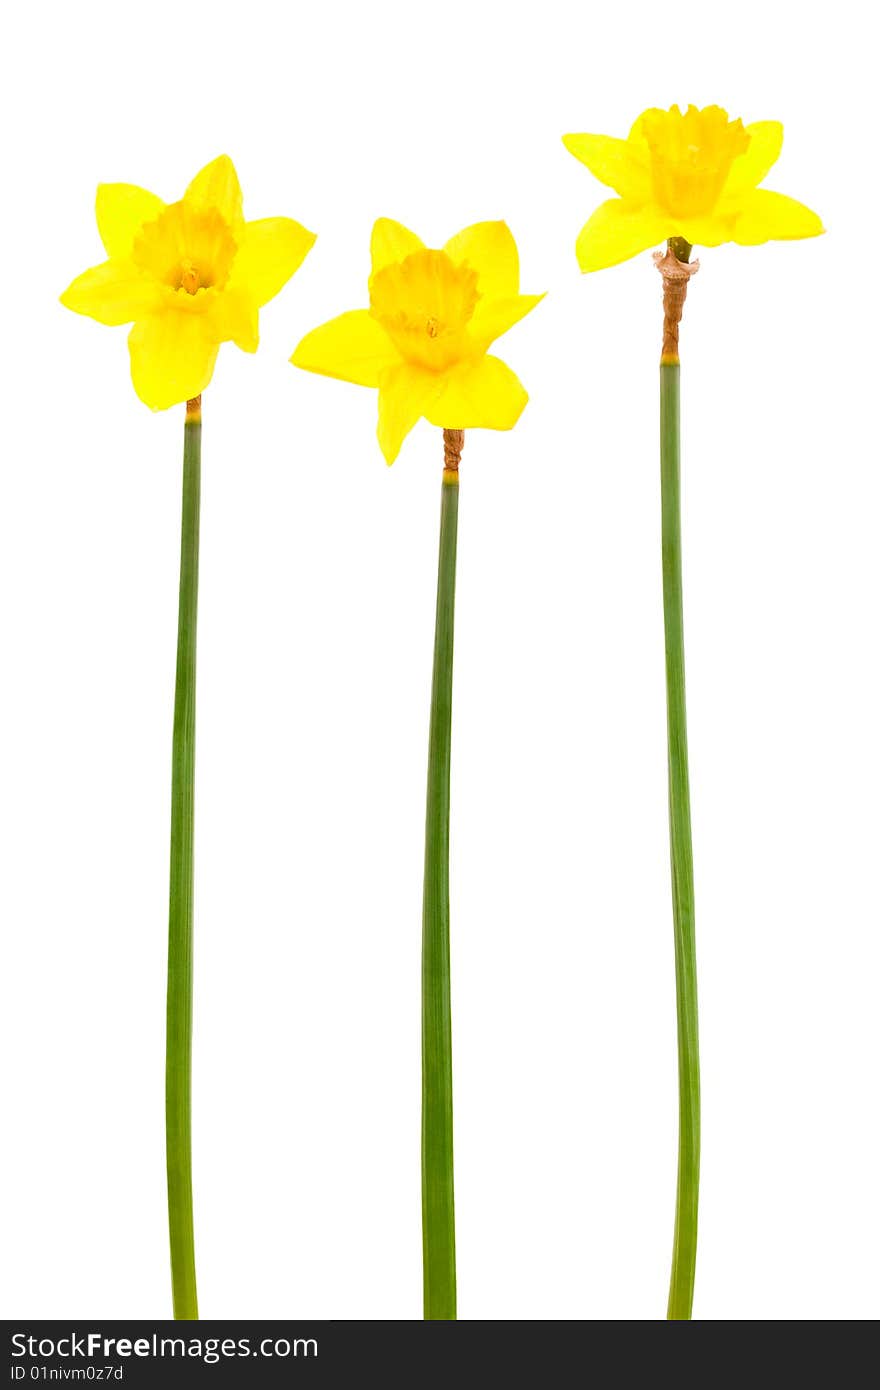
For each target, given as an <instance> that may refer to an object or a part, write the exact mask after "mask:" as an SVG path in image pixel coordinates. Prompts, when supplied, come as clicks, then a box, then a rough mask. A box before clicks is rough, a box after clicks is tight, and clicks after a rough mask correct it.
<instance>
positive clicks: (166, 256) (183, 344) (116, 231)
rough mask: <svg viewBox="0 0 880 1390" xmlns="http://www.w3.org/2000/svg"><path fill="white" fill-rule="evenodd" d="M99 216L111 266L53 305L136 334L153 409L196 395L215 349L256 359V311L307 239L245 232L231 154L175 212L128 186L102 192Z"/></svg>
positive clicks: (263, 227) (294, 228) (297, 261)
mask: <svg viewBox="0 0 880 1390" xmlns="http://www.w3.org/2000/svg"><path fill="white" fill-rule="evenodd" d="M95 215H96V217H97V222H98V231H99V232H100V235H101V240H102V241H103V243H104V247H105V250H106V251H107V255H108V257H109V259H108V260H106V261H104V262H102V264H101V265H97V266H94V267H93V268H92V269H91V270H87V271H85V272H84V274H82V275H80V276H78V277H77V279H76V280H74V281H73V283H72V284H71V285H69V286H68V288H67V289H66V290H65V292H64V294H63V295H62V296H61V302H62V304H65V305H66V306H67V308H68V309H73V310H74V311H75V312H76V313H78V314H87V315H88V316H89V317H90V318H93V319H97V320H98V322H99V323H105V324H109V325H111V326H117V325H120V324H126V323H132V324H134V327H133V328H132V330H131V332H130V334H129V338H128V346H129V351H130V354H131V376H132V381H133V382H134V388H135V390H136V391H137V393H138V395H139V396H140V398H141V400H142V401H144V402H145V403H146V404H147V405H149V406H151V407H152V408H153V409H154V410H165V409H167V408H168V407H169V406H172V405H179V404H180V403H181V402H183V401H187V400H191V399H193V398H194V397H196V396H198V395H199V394H200V393H201V392H202V391H204V389H205V387H206V386H207V385H208V383H209V382H210V380H211V377H212V375H213V372H214V364H215V362H216V360H217V353H218V351H219V349H220V345H221V343H225V342H234V343H235V344H236V345H237V346H238V347H240V348H241V349H242V350H243V351H244V352H256V349H257V344H258V342H259V324H258V319H259V310H260V308H261V306H262V305H264V304H266V303H267V302H268V301H269V300H270V299H272V298H273V297H274V296H275V295H276V294H277V293H278V291H279V290H280V289H282V288H283V286H284V285H285V284H286V283H287V281H288V280H289V279H290V277H291V275H293V273H294V271H295V270H297V269H298V267H299V266H300V265H301V264H302V261H303V260H304V258H305V256H306V254H307V253H308V251H309V249H310V247H311V246H312V244H313V242H314V240H315V238H314V235H313V234H312V233H311V232H307V231H306V229H305V228H304V227H301V226H300V224H299V223H298V222H294V221H293V220H292V219H291V218H289V217H268V218H264V219H262V220H260V221H257V222H246V221H245V220H244V213H243V210H242V195H241V187H240V185H239V182H238V176H237V174H236V172H235V166H234V165H233V163H232V160H231V159H230V158H229V157H228V156H227V155H220V157H219V158H218V159H215V160H213V161H212V163H210V164H208V165H207V166H206V167H205V168H204V169H202V171H201V173H199V174H197V175H196V177H195V178H194V179H193V181H192V183H191V184H190V185H189V187H188V188H187V190H186V192H185V194H184V195H183V198H182V199H181V200H180V201H179V202H177V203H170V204H166V203H163V202H162V200H161V199H160V198H157V197H156V195H155V194H154V193H148V192H147V191H146V189H143V188H137V187H135V186H134V185H133V184H128V183H104V184H101V185H100V187H99V188H98V194H97V199H96V205H95Z"/></svg>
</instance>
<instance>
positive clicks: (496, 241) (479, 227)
mask: <svg viewBox="0 0 880 1390" xmlns="http://www.w3.org/2000/svg"><path fill="white" fill-rule="evenodd" d="M443 250H444V251H445V252H446V254H447V256H448V257H449V258H450V260H451V261H452V262H453V263H454V264H455V265H467V266H469V267H470V269H471V270H475V271H476V272H477V275H478V276H479V281H478V284H477V288H478V290H479V292H480V294H481V296H482V297H483V298H484V299H499V298H501V297H505V298H506V297H509V296H510V295H514V294H516V293H517V292H518V290H519V253H518V251H517V249H516V242H515V241H514V239H513V234H512V232H511V230H510V228H509V227H508V225H507V223H506V222H476V223H474V225H473V226H472V227H465V229H464V231H462V232H459V233H458V235H457V236H454V237H451V238H450V240H449V241H447V243H446V245H445V246H444V247H443Z"/></svg>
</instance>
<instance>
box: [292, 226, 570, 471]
mask: <svg viewBox="0 0 880 1390" xmlns="http://www.w3.org/2000/svg"><path fill="white" fill-rule="evenodd" d="M371 253H372V273H371V275H370V281H369V295H370V307H369V309H354V310H352V311H350V312H349V313H346V314H340V315H339V317H338V318H335V319H331V320H330V322H329V323H325V324H323V325H322V326H321V327H320V328H316V329H314V330H313V331H312V332H311V333H309V334H307V335H306V337H305V338H303V340H302V342H301V343H300V344H299V346H298V347H297V349H296V351H295V352H294V354H293V356H292V358H291V359H290V360H291V361H292V362H293V364H294V365H295V366H297V367H303V368H305V370H306V371H310V372H319V373H321V374H322V375H324V376H332V377H337V378H339V379H340V380H342V381H352V382H355V383H356V384H357V385H359V386H374V387H378V390H379V431H378V434H379V444H380V446H381V449H382V452H383V454H384V455H385V458H386V459H387V461H388V463H393V462H394V460H395V459H396V458H397V455H398V453H399V452H400V446H401V444H402V443H403V441H404V439H405V438H406V436H407V434H408V433H409V431H410V430H411V429H412V427H413V425H414V424H415V423H416V421H417V420H418V419H420V418H421V417H424V418H425V419H426V420H429V421H430V422H431V424H433V425H439V426H441V427H442V428H446V429H469V428H471V427H482V428H485V429H494V430H509V429H511V428H512V427H513V425H515V424H516V422H517V420H518V419H519V417H520V415H521V414H522V411H523V407H524V406H525V404H526V401H527V400H528V396H527V395H526V392H525V390H524V388H523V386H522V384H521V382H520V381H519V380H518V378H517V377H516V376H515V375H514V373H513V372H512V371H511V370H510V368H509V367H508V366H506V365H505V363H504V362H502V361H501V360H500V359H499V358H497V357H493V356H492V355H490V354H489V352H488V349H489V347H490V346H491V344H492V343H493V342H494V341H495V339H496V338H499V337H500V336H501V334H502V333H506V332H507V330H508V329H509V328H512V327H513V325H514V324H515V323H518V322H519V320H520V319H521V318H523V317H524V315H525V314H527V313H528V312H529V311H530V310H531V309H533V308H534V307H535V305H536V304H537V303H538V302H539V301H540V300H541V298H542V297H543V296H541V295H535V294H531V295H529V294H520V292H519V257H518V254H517V249H516V242H515V241H514V239H513V237H512V236H511V234H510V231H509V229H508V228H507V226H506V225H505V224H504V223H503V222H479V223H477V224H476V225H475V226H472V227H467V228H465V230H464V231H463V232H459V233H458V235H457V236H454V237H452V239H451V240H450V241H447V243H446V245H445V246H444V247H443V248H442V250H439V251H435V250H430V249H429V248H428V247H426V246H425V245H424V243H423V242H422V241H420V239H419V238H418V237H417V236H416V235H415V233H414V232H411V231H409V230H408V229H407V228H406V227H404V226H401V224H400V223H399V222H394V221H392V220H391V219H390V218H386V217H383V218H380V219H379V221H378V222H377V223H376V224H375V226H374V228H373V235H372V239H371Z"/></svg>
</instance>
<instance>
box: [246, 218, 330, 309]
mask: <svg viewBox="0 0 880 1390" xmlns="http://www.w3.org/2000/svg"><path fill="white" fill-rule="evenodd" d="M314 244H315V234H314V232H307V231H306V229H305V227H301V226H300V224H299V223H298V222H294V221H293V219H292V218H290V217H264V218H262V219H261V220H260V221H258V222H246V223H245V225H244V239H243V241H242V243H241V245H240V247H239V249H238V252H237V254H236V257H235V261H234V263H233V267H232V283H233V284H235V285H240V286H241V287H242V288H244V289H246V290H247V292H248V294H249V295H250V296H251V297H252V298H253V299H254V301H255V302H256V303H257V304H258V305H260V304H266V303H268V301H269V300H270V299H273V298H274V297H275V295H276V294H277V293H278V291H279V290H281V289H283V288H284V286H285V285H286V284H287V282H288V280H289V279H290V277H291V275H293V273H294V271H296V270H299V267H300V266H301V265H302V263H303V261H304V260H305V258H306V256H307V255H308V253H309V251H310V250H311V249H312V247H313V246H314Z"/></svg>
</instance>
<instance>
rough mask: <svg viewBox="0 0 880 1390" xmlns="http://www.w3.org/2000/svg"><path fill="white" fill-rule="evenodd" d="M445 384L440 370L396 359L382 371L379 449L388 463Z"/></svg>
mask: <svg viewBox="0 0 880 1390" xmlns="http://www.w3.org/2000/svg"><path fill="white" fill-rule="evenodd" d="M442 385H443V378H442V377H441V376H438V374H437V373H436V372H429V371H427V370H426V369H425V368H423V367H416V366H414V365H413V364H412V363H411V362H396V363H395V364H394V366H393V367H388V368H386V370H385V371H384V372H383V373H382V380H381V382H380V383H379V427H378V430H377V435H378V439H379V448H380V449H381V450H382V453H383V454H384V455H385V461H386V463H389V464H390V463H393V462H394V460H395V459H396V458H397V455H398V454H399V453H400V446H401V444H402V443H403V441H404V440H405V439H406V436H407V435H408V434H409V432H410V430H411V429H412V427H413V425H414V424H415V423H416V421H417V420H418V419H419V418H420V417H421V416H422V415H424V414H426V412H427V411H428V409H429V408H430V404H431V401H432V400H433V399H434V398H435V397H436V395H437V393H438V392H439V391H440V390H441V388H442Z"/></svg>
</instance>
